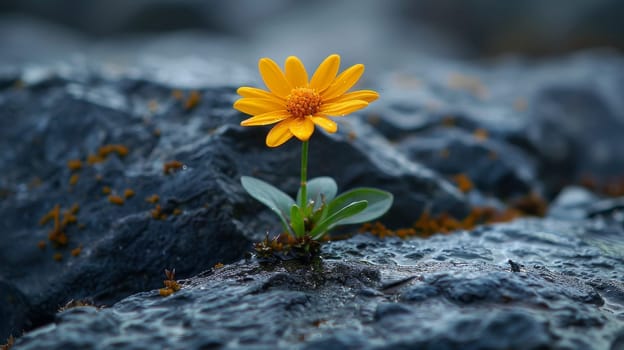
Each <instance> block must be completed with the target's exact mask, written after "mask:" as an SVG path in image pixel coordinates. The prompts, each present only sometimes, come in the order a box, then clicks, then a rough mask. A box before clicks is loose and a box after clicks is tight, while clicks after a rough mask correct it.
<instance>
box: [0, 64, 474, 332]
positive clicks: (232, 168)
mask: <svg viewBox="0 0 624 350" xmlns="http://www.w3.org/2000/svg"><path fill="white" fill-rule="evenodd" d="M200 67H201V66H200ZM189 69H192V68H191V67H189ZM241 71H242V70H241ZM224 72H225V73H222V74H228V73H227V72H228V71H227V70H224ZM227 79H229V78H224V79H222V80H220V81H225V80H227ZM169 81H170V80H167V79H166V78H163V76H162V75H156V76H155V77H153V79H152V80H149V79H147V78H144V77H139V78H133V77H130V76H127V75H122V76H121V77H120V76H117V75H112V74H111V73H108V72H106V71H100V70H97V69H95V68H92V67H89V66H81V65H77V66H75V67H72V68H71V69H70V68H69V67H67V66H64V67H51V68H41V67H37V68H28V69H23V70H22V71H21V73H20V74H19V75H18V76H17V77H16V79H15V82H19V84H18V85H14V84H10V85H9V86H7V87H6V88H5V89H4V90H2V92H0V114H1V115H3V116H11V118H2V119H1V121H0V126H2V127H1V128H0V147H2V148H3V149H7V150H9V149H10V150H11V151H10V152H3V153H2V154H1V155H0V166H1V167H2V168H3V169H6V170H5V171H4V172H3V173H2V175H0V187H1V188H2V192H0V193H3V197H5V198H4V200H3V201H2V202H1V203H0V216H2V217H3V218H6V219H5V220H3V221H2V223H0V227H1V228H2V230H3V232H6V233H5V235H4V238H5V239H4V240H3V241H2V242H1V243H0V250H1V251H3V252H6V253H5V254H3V255H2V257H0V266H1V267H0V276H2V277H4V278H6V279H7V280H11V281H12V282H13V283H15V285H16V286H18V288H19V289H20V290H22V292H23V293H24V294H25V295H26V297H27V299H28V301H29V302H30V304H32V305H33V308H32V311H31V314H30V316H29V318H30V319H31V320H32V323H33V324H34V325H40V324H45V323H47V322H48V321H49V320H50V319H51V317H52V315H53V314H54V313H55V312H56V311H57V310H58V308H59V307H61V306H63V305H65V304H66V303H67V302H69V301H70V300H83V299H87V300H89V301H90V302H92V303H95V304H96V305H101V304H105V305H109V304H112V303H114V302H116V301H118V300H120V299H121V298H123V297H125V296H128V295H130V294H133V293H136V292H139V291H143V290H149V289H154V288H158V287H159V286H161V283H162V280H163V270H164V269H165V268H174V267H175V268H176V271H177V273H178V276H179V277H190V276H193V275H194V274H197V273H199V272H201V271H202V270H204V269H206V268H208V267H210V266H213V265H215V264H216V263H219V262H222V263H229V262H232V261H235V260H238V259H240V258H241V257H243V256H244V254H245V253H246V252H248V251H249V250H251V242H252V241H258V240H260V239H262V238H263V237H264V234H265V232H267V231H269V232H271V233H277V232H279V230H280V226H279V223H278V221H277V218H275V217H274V216H273V214H272V213H271V212H270V211H269V210H267V209H265V208H264V207H263V206H262V205H260V204H259V203H257V202H256V201H254V200H253V199H252V198H250V197H249V196H247V195H246V194H245V193H244V192H243V190H242V188H241V186H240V184H239V178H240V176H241V175H252V176H256V177H259V178H261V179H264V180H265V181H269V182H271V183H274V184H276V185H277V186H279V187H281V188H282V189H283V190H285V191H287V192H288V193H290V194H294V193H295V192H296V189H297V186H298V184H299V178H298V176H299V153H300V150H299V147H298V146H299V144H298V143H296V142H294V141H293V142H291V143H289V144H288V145H287V146H285V147H283V148H281V149H280V150H272V149H269V148H267V147H266V146H265V144H264V138H265V136H266V132H267V130H265V129H262V128H242V127H240V126H239V125H238V124H239V122H240V120H242V119H243V116H241V115H240V114H238V113H237V112H235V111H234V110H233V109H232V107H231V104H232V102H233V101H234V100H235V99H236V96H235V95H234V93H233V90H234V89H233V87H214V86H212V85H211V83H210V82H209V83H208V87H202V88H201V90H191V89H190V88H187V89H184V90H176V88H177V85H176V87H174V86H167V85H163V84H165V83H166V82H169ZM173 81H174V82H175V84H181V83H187V84H189V86H191V87H192V88H193V89H194V88H195V87H197V85H196V83H197V81H196V80H193V79H190V80H184V79H181V80H180V79H178V80H173ZM171 84H174V83H171ZM228 86H229V85H228ZM172 93H173V94H175V95H176V96H177V97H176V96H173V95H172ZM193 94H195V95H196V96H195V97H194V99H195V100H194V101H195V102H192V103H193V104H190V103H191V102H189V101H192V100H191V98H192V96H193ZM180 95H182V96H180ZM354 135H355V136H354ZM98 152H99V153H98ZM109 153H110V154H109ZM126 153H127V154H126ZM102 154H105V155H104V156H102ZM327 154H332V155H333V156H332V157H327ZM98 157H99V158H98ZM72 161H73V162H76V161H79V165H80V166H76V168H72V166H70V165H68V164H69V163H70V162H72ZM170 161H177V162H179V165H181V166H182V167H181V168H180V169H178V170H175V168H174V170H173V171H171V172H170V171H167V174H166V173H164V172H163V167H164V166H165V165H166V164H168V162H170ZM310 164H311V167H310V176H311V177H314V176H321V175H330V176H333V177H335V178H336V179H337V181H338V184H339V186H340V188H341V189H342V190H345V189H349V188H353V187H358V186H369V187H380V188H383V189H386V190H389V191H391V192H393V193H404V195H402V196H397V197H396V201H395V203H396V205H395V206H394V208H393V210H392V211H391V212H390V213H388V215H387V216H386V219H385V220H387V223H388V224H389V225H393V226H405V225H410V224H411V223H412V221H413V220H414V217H415V216H417V215H419V213H420V212H422V211H424V210H430V211H432V212H434V213H440V212H451V213H455V214H457V215H462V213H465V212H466V211H467V207H466V203H465V201H464V199H463V198H462V197H461V195H460V194H459V192H457V191H456V190H455V189H454V188H453V187H452V186H450V185H449V184H448V183H447V182H446V181H444V180H443V179H439V178H437V177H436V176H435V174H434V173H433V172H431V171H430V170H428V169H426V168H425V167H423V166H421V165H418V164H416V163H413V162H411V161H409V160H407V159H405V158H404V157H402V156H401V155H400V154H397V153H396V152H395V151H394V150H393V148H392V147H391V146H390V144H389V143H388V142H387V141H386V140H385V139H384V138H383V137H381V136H379V135H378V134H377V133H376V132H375V131H374V130H373V129H372V128H371V127H370V126H368V125H366V124H364V123H361V122H359V121H358V120H353V121H352V122H351V123H349V124H343V126H342V132H341V133H339V134H337V135H331V136H329V135H325V134H323V133H321V132H318V135H315V137H314V140H312V142H311V155H310ZM345 164H350V166H347V167H345ZM167 166H169V165H167ZM128 191H130V192H129V193H130V195H129V196H127V197H126V192H128ZM104 192H106V193H104ZM109 192H110V193H109ZM153 195H157V196H159V199H158V200H156V201H154V202H153V203H150V202H147V201H146V199H148V198H152V196H153ZM111 196H113V197H111ZM56 205H58V206H59V207H58V208H59V209H58V215H59V221H62V220H64V218H65V216H66V215H68V216H67V217H68V218H69V217H72V218H73V220H74V221H76V222H73V221H72V222H68V223H67V224H62V227H61V228H60V229H59V230H57V231H58V232H57V233H58V234H60V235H64V236H66V237H67V238H68V242H67V243H65V242H60V241H56V242H51V241H49V240H48V238H49V236H50V232H52V231H54V230H55V229H54V220H53V219H51V220H49V222H47V223H46V224H44V225H39V224H38V221H39V220H40V219H41V218H42V217H44V215H46V213H48V212H49V211H53V210H54V208H55V206H56ZM61 239H63V238H61ZM38 245H39V246H40V247H39V248H38V247H37V246H38ZM74 255H76V256H74ZM55 259H56V260H59V261H55ZM86 276H88V277H86Z"/></svg>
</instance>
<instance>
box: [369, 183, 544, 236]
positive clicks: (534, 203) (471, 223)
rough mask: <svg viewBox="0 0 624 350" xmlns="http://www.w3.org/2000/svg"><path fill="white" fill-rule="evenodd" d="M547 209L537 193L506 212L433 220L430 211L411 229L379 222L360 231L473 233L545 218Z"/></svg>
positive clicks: (479, 210)
mask: <svg viewBox="0 0 624 350" xmlns="http://www.w3.org/2000/svg"><path fill="white" fill-rule="evenodd" d="M546 209H547V208H546V202H545V201H544V200H543V199H542V198H541V197H540V196H538V195H537V194H534V193H531V194H529V195H527V196H524V197H521V198H519V199H517V200H516V201H514V202H512V203H511V204H510V207H508V208H507V209H505V210H498V209H496V208H492V207H473V208H472V209H471V211H470V213H469V214H468V215H467V216H466V217H464V218H463V219H457V218H454V217H452V216H451V215H449V214H447V213H442V214H440V215H438V216H436V217H434V216H432V215H430V214H429V213H428V212H424V213H422V214H421V216H420V218H419V219H418V220H417V221H416V222H415V223H414V224H413V225H412V226H411V227H405V228H399V229H396V230H392V229H389V228H387V227H386V226H384V225H383V224H382V223H380V222H374V223H366V224H364V225H362V226H361V227H360V232H369V233H372V234H373V235H375V236H378V237H380V238H385V237H399V238H408V237H421V238H427V237H430V236H432V235H434V234H448V233H450V232H453V231H457V230H471V229H474V228H475V227H476V226H478V225H483V224H491V223H499V222H508V221H511V220H514V219H516V218H519V217H522V216H543V215H544V214H545V213H546Z"/></svg>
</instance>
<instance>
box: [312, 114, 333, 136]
mask: <svg viewBox="0 0 624 350" xmlns="http://www.w3.org/2000/svg"><path fill="white" fill-rule="evenodd" d="M310 119H312V122H314V124H316V125H318V126H320V127H321V128H323V129H325V131H327V132H329V133H332V134H333V133H335V132H336V131H337V130H338V124H336V122H335V121H333V120H331V119H329V118H327V117H326V116H322V115H314V116H311V117H310Z"/></svg>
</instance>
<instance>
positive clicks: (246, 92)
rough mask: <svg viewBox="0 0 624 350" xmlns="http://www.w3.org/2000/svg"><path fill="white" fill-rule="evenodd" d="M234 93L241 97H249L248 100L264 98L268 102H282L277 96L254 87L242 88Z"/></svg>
mask: <svg viewBox="0 0 624 350" xmlns="http://www.w3.org/2000/svg"><path fill="white" fill-rule="evenodd" d="M236 93H238V94H239V95H241V96H243V97H249V98H266V99H268V100H275V101H277V102H280V101H283V100H284V99H283V98H281V97H279V96H277V95H274V94H272V93H270V92H268V91H266V90H262V89H258V88H254V87H248V86H243V87H240V88H238V90H236Z"/></svg>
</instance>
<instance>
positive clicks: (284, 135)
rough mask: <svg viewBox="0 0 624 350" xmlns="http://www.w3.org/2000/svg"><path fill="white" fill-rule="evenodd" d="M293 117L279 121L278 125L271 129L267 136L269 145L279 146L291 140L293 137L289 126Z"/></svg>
mask: <svg viewBox="0 0 624 350" xmlns="http://www.w3.org/2000/svg"><path fill="white" fill-rule="evenodd" d="M291 120H292V119H286V120H282V121H281V122H279V123H278V124H277V125H275V126H274V127H273V129H271V131H269V133H268V134H267V137H266V144H267V146H269V147H277V146H281V145H282V144H284V142H286V141H288V140H290V138H291V137H293V134H292V132H290V129H289V126H290V122H291Z"/></svg>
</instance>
